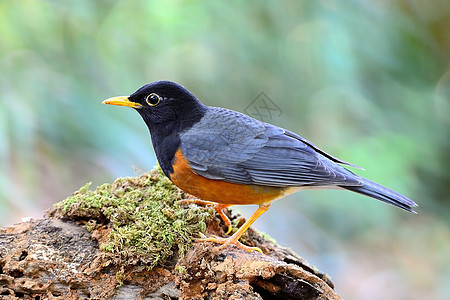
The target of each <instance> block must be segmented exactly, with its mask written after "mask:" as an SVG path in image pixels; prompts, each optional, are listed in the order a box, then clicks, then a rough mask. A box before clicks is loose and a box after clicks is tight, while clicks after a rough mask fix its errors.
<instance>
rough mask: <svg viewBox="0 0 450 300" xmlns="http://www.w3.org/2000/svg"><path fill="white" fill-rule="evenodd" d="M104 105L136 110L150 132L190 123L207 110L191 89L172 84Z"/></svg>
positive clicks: (149, 86) (141, 90)
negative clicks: (157, 127)
mask: <svg viewBox="0 0 450 300" xmlns="http://www.w3.org/2000/svg"><path fill="white" fill-rule="evenodd" d="M103 103H104V104H111V105H119V106H128V107H132V108H134V109H136V110H137V111H138V112H139V114H140V115H141V116H142V118H143V119H144V121H145V123H146V124H147V126H148V127H149V128H150V129H151V128H152V127H154V126H157V124H160V125H163V126H164V125H165V124H168V123H174V122H177V123H185V122H186V123H190V122H189V121H192V120H193V119H198V118H201V116H203V114H204V112H205V110H206V106H204V105H203V104H202V103H201V102H200V101H199V100H198V99H197V98H196V97H195V96H194V95H192V94H191V93H190V92H189V91H188V90H187V89H185V88H184V87H182V86H181V85H179V84H177V83H175V82H171V81H155V82H152V83H149V84H146V85H144V86H143V87H141V88H139V89H138V90H137V91H136V92H134V93H133V94H132V95H130V96H119V97H112V98H109V99H106V100H105V101H103Z"/></svg>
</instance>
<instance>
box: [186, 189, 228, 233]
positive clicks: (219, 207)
mask: <svg viewBox="0 0 450 300" xmlns="http://www.w3.org/2000/svg"><path fill="white" fill-rule="evenodd" d="M179 203H180V204H190V203H194V204H197V205H201V206H207V205H211V206H212V207H213V208H214V209H215V211H216V212H217V213H218V214H219V216H220V218H221V219H222V220H223V222H224V223H225V226H227V228H228V230H227V232H226V233H225V234H229V233H230V232H231V230H232V227H231V221H230V219H229V218H228V217H227V216H226V215H225V213H224V212H223V210H224V209H225V208H227V207H229V206H231V205H229V204H221V203H216V202H211V201H205V200H200V199H198V198H192V199H184V200H180V201H179Z"/></svg>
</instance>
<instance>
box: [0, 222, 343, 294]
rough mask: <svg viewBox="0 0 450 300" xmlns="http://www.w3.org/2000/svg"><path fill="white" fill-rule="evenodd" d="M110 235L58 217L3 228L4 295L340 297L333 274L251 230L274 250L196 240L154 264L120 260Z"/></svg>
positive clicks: (254, 239) (256, 240) (0, 276)
mask: <svg viewBox="0 0 450 300" xmlns="http://www.w3.org/2000/svg"><path fill="white" fill-rule="evenodd" d="M212 223H217V224H218V223H219V220H215V221H213V222H212ZM217 224H215V225H214V224H213V226H210V227H211V228H214V227H215V226H217ZM107 234H108V226H103V227H101V228H99V229H96V230H94V231H93V232H92V233H90V232H88V231H87V230H86V229H84V228H83V227H82V226H80V224H79V223H77V222H74V221H72V220H64V219H58V218H51V217H48V218H44V219H39V220H31V221H28V222H24V223H20V224H17V225H14V226H10V227H6V228H2V229H0V297H1V299H17V298H25V299H80V298H93V299H102V298H112V299H138V298H141V299H205V298H207V299H339V296H338V295H337V294H336V293H335V292H334V291H333V284H332V283H331V281H330V280H329V279H328V278H327V276H326V275H324V274H322V273H319V272H318V271H316V270H314V268H312V267H311V266H310V265H309V264H308V263H307V262H305V261H304V260H303V259H302V258H300V257H298V256H297V255H295V254H294V253H292V252H291V251H289V250H287V249H285V248H282V247H280V246H278V245H276V244H272V243H270V242H268V241H266V240H265V239H263V238H261V237H260V236H259V235H258V234H257V233H255V232H254V231H251V230H250V232H249V235H248V239H249V240H251V244H253V245H256V246H258V247H260V248H261V249H262V250H263V252H264V253H267V254H265V255H261V254H259V253H247V252H245V251H242V250H240V249H237V248H235V247H229V248H228V249H226V250H225V251H220V252H218V251H216V250H215V248H214V245H212V244H211V243H195V244H194V245H193V247H192V248H191V249H190V250H189V251H188V253H187V254H186V255H185V257H184V258H174V259H173V260H172V261H168V262H167V263H166V265H165V266H163V267H161V266H159V267H155V268H154V269H152V270H146V268H145V266H131V267H128V266H120V265H115V264H114V263H113V260H111V258H110V257H109V256H108V255H107V254H105V253H104V252H103V251H101V250H100V249H99V241H100V242H101V241H102V239H105V238H106V237H107Z"/></svg>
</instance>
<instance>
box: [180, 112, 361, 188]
mask: <svg viewBox="0 0 450 300" xmlns="http://www.w3.org/2000/svg"><path fill="white" fill-rule="evenodd" d="M180 139H181V150H182V152H183V154H184V155H185V157H186V159H187V160H188V161H189V163H190V166H191V168H192V169H193V170H194V171H195V172H196V173H197V174H199V175H202V176H204V177H206V178H210V179H220V180H225V181H228V182H233V183H240V184H258V185H266V186H286V187H287V186H337V185H339V186H358V185H361V182H360V180H359V177H358V176H357V175H355V174H353V173H352V172H350V171H348V170H347V169H345V168H343V167H342V166H340V165H339V163H340V164H348V165H351V164H349V163H347V162H344V161H341V160H339V159H337V158H335V157H333V156H331V155H329V154H327V153H325V152H323V151H322V150H320V149H318V148H317V147H315V146H314V145H313V144H312V143H310V142H308V141H306V140H305V139H303V138H301V137H300V136H298V135H296V134H293V133H291V132H289V131H286V130H284V129H282V128H280V127H276V126H273V125H270V124H267V123H263V122H260V121H258V120H255V119H253V118H250V117H248V116H246V115H243V114H241V113H238V112H235V111H232V110H228V109H223V108H213V107H210V108H209V110H208V112H207V113H206V114H205V116H204V117H203V118H202V119H201V120H200V122H198V123H197V124H195V125H194V126H193V127H191V128H190V129H189V130H187V131H186V132H184V133H182V134H181V136H180Z"/></svg>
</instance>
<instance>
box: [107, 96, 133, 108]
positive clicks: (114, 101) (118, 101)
mask: <svg viewBox="0 0 450 300" xmlns="http://www.w3.org/2000/svg"><path fill="white" fill-rule="evenodd" d="M102 103H103V104H110V105H119V106H128V107H132V108H140V107H142V105H141V104H139V103H136V102H133V101H130V100H128V96H119V97H112V98H108V99H106V100H105V101H103V102H102Z"/></svg>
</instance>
